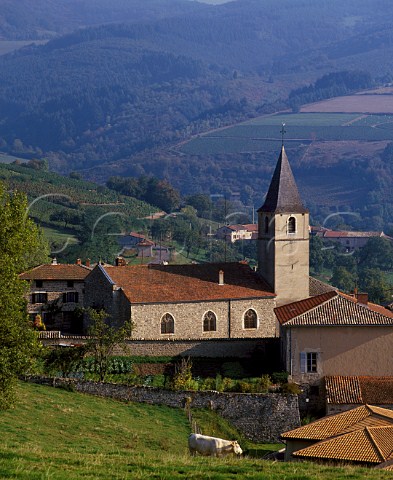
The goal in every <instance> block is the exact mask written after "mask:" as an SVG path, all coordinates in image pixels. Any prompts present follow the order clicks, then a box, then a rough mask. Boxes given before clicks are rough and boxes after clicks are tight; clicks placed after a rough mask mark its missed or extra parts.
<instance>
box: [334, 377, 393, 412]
mask: <svg viewBox="0 0 393 480" xmlns="http://www.w3.org/2000/svg"><path fill="white" fill-rule="evenodd" d="M325 388H326V401H327V403H329V404H334V405H340V404H362V403H372V404H377V405H389V404H390V405H391V404H393V377H372V376H344V375H343V376H342V375H331V376H326V377H325Z"/></svg>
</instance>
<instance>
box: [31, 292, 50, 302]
mask: <svg viewBox="0 0 393 480" xmlns="http://www.w3.org/2000/svg"><path fill="white" fill-rule="evenodd" d="M47 301H48V294H47V293H46V292H38V293H33V294H32V296H31V303H46V302H47Z"/></svg>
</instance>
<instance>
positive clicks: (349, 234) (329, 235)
mask: <svg viewBox="0 0 393 480" xmlns="http://www.w3.org/2000/svg"><path fill="white" fill-rule="evenodd" d="M383 236H384V233H383V232H335V231H333V230H328V231H325V232H324V234H323V237H324V238H372V237H383Z"/></svg>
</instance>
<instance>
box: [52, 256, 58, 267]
mask: <svg viewBox="0 0 393 480" xmlns="http://www.w3.org/2000/svg"><path fill="white" fill-rule="evenodd" d="M52 265H57V258H56V257H54V258H53V259H52Z"/></svg>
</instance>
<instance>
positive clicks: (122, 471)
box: [0, 384, 390, 480]
mask: <svg viewBox="0 0 393 480" xmlns="http://www.w3.org/2000/svg"><path fill="white" fill-rule="evenodd" d="M203 428H204V433H206V434H209V433H210V432H211V426H209V422H207V423H205V424H203ZM221 432H222V434H224V431H223V430H222V431H221ZM189 433H190V426H189V424H188V421H187V418H186V416H185V414H184V412H183V411H182V410H180V409H179V410H177V409H171V408H168V407H162V406H152V405H141V404H131V403H121V402H117V401H114V400H108V399H103V398H97V397H89V396H87V395H82V394H77V393H72V392H67V391H64V390H61V389H54V388H51V387H42V386H39V385H29V384H20V388H19V403H18V404H17V405H16V408H15V409H13V410H9V411H6V412H2V421H1V423H0V434H1V438H2V442H1V446H0V452H1V455H0V475H1V477H2V478H17V479H23V480H36V479H37V480H38V479H42V478H51V479H52V480H66V479H67V480H68V479H75V478H84V479H87V480H93V479H94V480H97V479H103V480H108V479H109V478H110V479H114V480H115V479H125V478H129V479H135V480H145V479H146V480H147V479H153V478H157V479H158V478H159V479H162V480H172V479H180V478H183V479H184V478H187V479H207V478H211V479H216V480H231V479H235V478H242V479H243V478H244V479H261V478H264V479H267V480H275V479H290V478H291V479H293V478H307V479H310V480H314V479H315V480H333V479H334V480H344V479H345V478H349V477H350V478H352V479H354V480H360V479H373V480H382V479H385V478H386V479H387V478H390V477H389V472H383V471H381V470H371V469H365V468H359V467H358V468H356V467H352V468H351V467H323V466H318V465H315V464H310V463H307V462H305V463H289V464H280V463H276V462H269V461H264V460H259V459H256V458H250V457H247V456H245V457H243V458H229V457H228V458H206V457H191V456H190V455H189V454H188V452H187V437H188V434H189ZM217 433H220V432H217ZM210 434H211V433H210ZM242 446H243V447H244V446H245V445H244V444H242ZM247 446H248V447H249V448H250V450H251V448H252V445H247ZM266 447H267V446H266Z"/></svg>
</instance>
